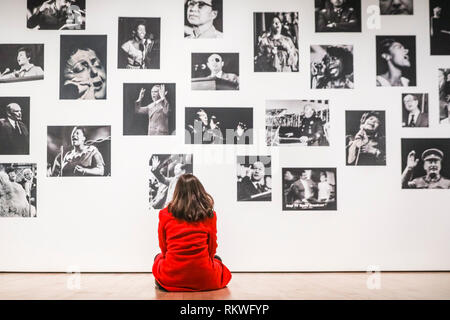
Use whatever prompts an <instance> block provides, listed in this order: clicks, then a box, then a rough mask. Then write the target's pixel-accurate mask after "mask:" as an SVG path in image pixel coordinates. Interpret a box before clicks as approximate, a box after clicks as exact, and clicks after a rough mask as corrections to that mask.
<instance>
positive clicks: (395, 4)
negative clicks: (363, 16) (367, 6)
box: [380, 0, 414, 15]
mask: <svg viewBox="0 0 450 320" xmlns="http://www.w3.org/2000/svg"><path fill="white" fill-rule="evenodd" d="M380 14H381V15H401V14H402V15H413V14H414V0H380Z"/></svg>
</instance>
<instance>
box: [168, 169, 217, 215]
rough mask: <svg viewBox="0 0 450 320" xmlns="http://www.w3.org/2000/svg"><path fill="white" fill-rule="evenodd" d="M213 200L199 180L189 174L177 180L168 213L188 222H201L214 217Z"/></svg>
mask: <svg viewBox="0 0 450 320" xmlns="http://www.w3.org/2000/svg"><path fill="white" fill-rule="evenodd" d="M213 208H214V199H213V198H212V197H211V195H210V194H209V193H207V192H206V191H205V188H204V187H203V185H202V183H201V182H200V180H198V179H197V177H196V176H194V175H193V174H190V173H186V174H183V175H181V176H180V177H179V178H178V182H177V185H176V186H175V191H174V193H173V198H172V201H170V203H169V205H168V211H169V212H171V213H172V214H173V216H174V217H175V218H178V219H182V220H185V221H188V222H196V221H201V220H204V219H206V218H211V217H213V215H214V211H213V210H214V209H213Z"/></svg>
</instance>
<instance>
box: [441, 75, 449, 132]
mask: <svg viewBox="0 0 450 320" xmlns="http://www.w3.org/2000/svg"><path fill="white" fill-rule="evenodd" d="M439 123H440V124H445V125H450V69H439Z"/></svg>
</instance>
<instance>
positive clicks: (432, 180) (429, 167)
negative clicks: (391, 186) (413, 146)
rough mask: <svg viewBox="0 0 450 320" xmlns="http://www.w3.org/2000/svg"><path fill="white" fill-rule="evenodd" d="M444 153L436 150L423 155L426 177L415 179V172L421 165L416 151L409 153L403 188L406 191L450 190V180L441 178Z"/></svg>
mask: <svg viewBox="0 0 450 320" xmlns="http://www.w3.org/2000/svg"><path fill="white" fill-rule="evenodd" d="M443 158H444V153H443V152H442V151H441V150H439V149H436V148H431V149H427V150H425V151H424V152H423V153H422V156H421V159H422V161H423V169H424V170H425V172H426V175H424V176H422V177H418V178H415V179H412V178H413V172H414V169H415V168H416V166H417V164H418V163H419V159H416V151H414V150H412V151H410V152H409V154H408V157H407V163H406V168H405V170H404V171H403V174H402V188H406V189H450V179H447V178H445V177H443V176H441V174H440V172H441V168H442V166H441V164H442V159H443Z"/></svg>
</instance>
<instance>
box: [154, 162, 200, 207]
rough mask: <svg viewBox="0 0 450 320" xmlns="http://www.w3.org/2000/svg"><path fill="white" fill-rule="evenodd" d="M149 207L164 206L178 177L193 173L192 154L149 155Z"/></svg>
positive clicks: (171, 195)
mask: <svg viewBox="0 0 450 320" xmlns="http://www.w3.org/2000/svg"><path fill="white" fill-rule="evenodd" d="M149 166H150V179H149V194H148V198H149V203H150V209H162V208H165V207H166V206H167V205H168V204H169V202H170V201H171V200H172V198H173V193H174V191H175V186H176V185H177V181H178V178H179V177H180V176H181V175H183V174H185V173H193V166H194V162H193V155H192V154H154V155H152V156H151V157H150V161H149Z"/></svg>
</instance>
